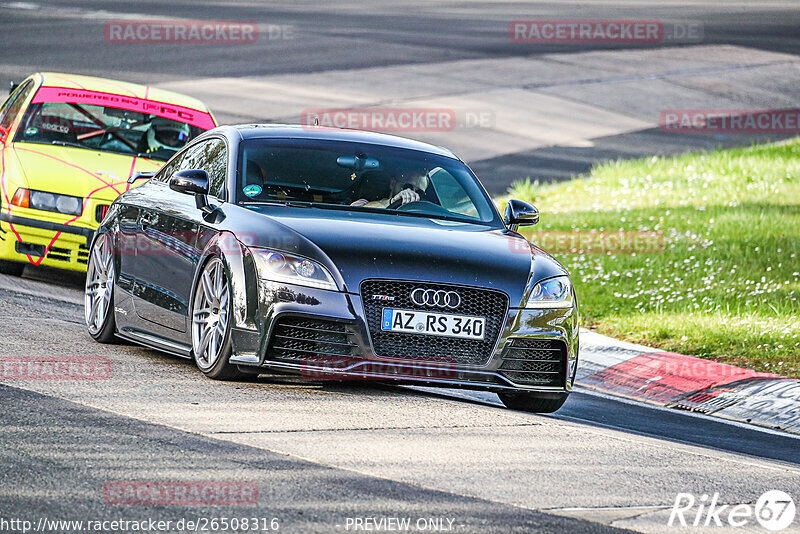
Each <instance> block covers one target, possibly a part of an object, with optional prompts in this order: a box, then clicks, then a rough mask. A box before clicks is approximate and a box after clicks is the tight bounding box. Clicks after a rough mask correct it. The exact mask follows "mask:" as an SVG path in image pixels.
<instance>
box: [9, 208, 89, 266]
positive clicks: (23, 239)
mask: <svg viewBox="0 0 800 534" xmlns="http://www.w3.org/2000/svg"><path fill="white" fill-rule="evenodd" d="M94 232H95V231H94V229H93V228H87V227H86V226H83V225H81V224H79V223H74V224H69V225H67V224H61V223H57V222H52V221H47V220H41V219H33V218H30V217H24V216H19V215H15V214H9V213H8V212H7V211H5V210H3V211H2V212H0V259H2V260H6V261H15V262H20V263H24V264H31V265H37V266H46V267H55V268H59V269H68V270H73V271H85V270H86V264H87V261H88V259H89V248H88V246H89V243H90V242H91V240H92V237H93V236H94Z"/></svg>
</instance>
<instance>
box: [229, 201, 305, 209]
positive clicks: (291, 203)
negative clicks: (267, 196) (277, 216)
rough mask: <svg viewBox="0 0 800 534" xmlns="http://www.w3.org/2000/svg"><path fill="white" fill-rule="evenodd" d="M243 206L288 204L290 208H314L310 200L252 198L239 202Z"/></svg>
mask: <svg viewBox="0 0 800 534" xmlns="http://www.w3.org/2000/svg"><path fill="white" fill-rule="evenodd" d="M241 204H242V205H243V206H261V205H267V206H289V207H290V208H315V207H317V206H314V205H313V203H312V202H304V201H302V200H253V201H250V202H241Z"/></svg>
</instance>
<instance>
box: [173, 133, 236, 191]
mask: <svg viewBox="0 0 800 534" xmlns="http://www.w3.org/2000/svg"><path fill="white" fill-rule="evenodd" d="M186 169H202V170H204V171H206V172H207V173H208V193H209V194H210V195H211V196H215V197H220V196H221V195H222V192H223V190H224V188H225V177H226V175H227V172H228V150H227V148H226V146H225V141H223V140H222V139H209V140H207V141H203V142H202V143H200V144H198V145H195V146H193V147H192V148H190V149H189V150H188V151H186V155H185V156H184V157H183V161H181V163H180V166H179V168H178V169H176V171H178V170H186Z"/></svg>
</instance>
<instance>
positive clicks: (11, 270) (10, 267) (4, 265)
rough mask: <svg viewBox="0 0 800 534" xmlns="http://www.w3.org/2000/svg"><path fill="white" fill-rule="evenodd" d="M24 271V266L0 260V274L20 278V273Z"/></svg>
mask: <svg viewBox="0 0 800 534" xmlns="http://www.w3.org/2000/svg"><path fill="white" fill-rule="evenodd" d="M24 270H25V264H24V263H20V262H17V261H6V260H0V274H8V275H11V276H22V271H24Z"/></svg>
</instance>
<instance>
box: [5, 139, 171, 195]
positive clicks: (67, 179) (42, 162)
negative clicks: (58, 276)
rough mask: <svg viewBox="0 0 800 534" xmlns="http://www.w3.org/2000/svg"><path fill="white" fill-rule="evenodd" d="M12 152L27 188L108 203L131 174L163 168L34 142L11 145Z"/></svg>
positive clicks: (158, 164) (148, 162)
mask: <svg viewBox="0 0 800 534" xmlns="http://www.w3.org/2000/svg"><path fill="white" fill-rule="evenodd" d="M14 153H15V154H16V157H17V160H18V162H19V167H20V168H21V169H22V172H23V173H24V175H25V182H26V183H27V186H28V187H29V188H30V189H38V190H41V191H50V192H52V193H60V194H63V195H73V196H78V197H82V198H86V197H88V196H91V197H92V198H94V199H97V200H103V201H109V202H110V201H113V200H114V199H115V198H117V196H118V195H119V194H120V193H122V192H123V191H125V189H126V187H127V185H128V184H127V179H128V177H129V176H130V175H131V173H132V172H138V171H155V170H158V169H159V168H161V165H163V162H160V161H154V160H149V159H145V158H134V157H133V156H125V155H121V154H112V153H109V152H98V151H94V150H86V149H82V148H72V147H62V146H51V145H42V144H34V143H14ZM109 184H111V185H109ZM112 186H113V187H112Z"/></svg>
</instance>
